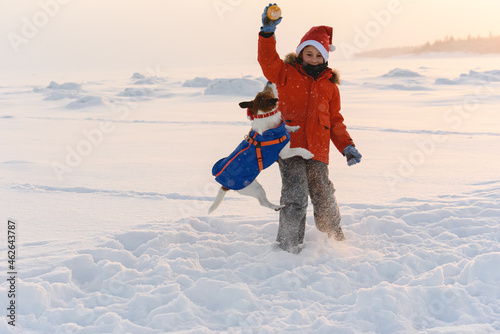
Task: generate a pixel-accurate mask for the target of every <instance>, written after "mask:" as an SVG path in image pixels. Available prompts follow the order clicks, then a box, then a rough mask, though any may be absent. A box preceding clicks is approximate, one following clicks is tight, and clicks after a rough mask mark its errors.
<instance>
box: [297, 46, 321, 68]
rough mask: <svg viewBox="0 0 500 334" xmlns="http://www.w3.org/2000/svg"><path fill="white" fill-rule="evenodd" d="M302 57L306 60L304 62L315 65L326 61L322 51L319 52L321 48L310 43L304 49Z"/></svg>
mask: <svg viewBox="0 0 500 334" xmlns="http://www.w3.org/2000/svg"><path fill="white" fill-rule="evenodd" d="M302 59H303V60H304V63H306V64H309V65H313V66H315V65H320V64H323V63H324V62H325V60H324V59H323V56H322V55H321V52H319V50H318V49H316V48H315V47H314V46H312V45H308V46H306V47H305V48H304V49H303V50H302Z"/></svg>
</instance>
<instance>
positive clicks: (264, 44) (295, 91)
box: [258, 35, 354, 164]
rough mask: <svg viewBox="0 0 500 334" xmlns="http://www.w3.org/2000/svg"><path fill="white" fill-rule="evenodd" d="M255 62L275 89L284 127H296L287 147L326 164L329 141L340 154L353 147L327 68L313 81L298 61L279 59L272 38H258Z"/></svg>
mask: <svg viewBox="0 0 500 334" xmlns="http://www.w3.org/2000/svg"><path fill="white" fill-rule="evenodd" d="M258 60H259V64H260V66H261V68H262V72H263V73H264V76H265V77H266V78H267V80H269V81H271V82H272V83H274V84H275V85H276V87H277V89H278V99H279V102H278V109H279V110H280V111H281V114H282V115H283V117H284V118H285V121H286V124H287V125H290V126H295V125H300V129H299V130H298V131H297V132H294V133H291V134H290V135H291V139H290V143H291V147H303V148H306V149H308V150H309V151H311V153H313V154H314V158H313V159H315V160H319V161H322V162H324V163H326V164H328V161H329V152H330V139H331V140H332V142H333V144H334V145H335V147H336V148H337V149H338V150H339V151H340V152H341V153H342V152H343V150H344V148H346V147H347V146H348V145H354V143H353V140H352V139H351V136H350V135H349V133H348V132H347V129H346V126H345V125H344V118H343V117H342V115H341V114H340V93H339V89H338V87H337V85H336V83H337V82H338V77H337V74H336V73H335V72H334V71H333V70H331V69H330V68H327V69H326V70H324V71H323V72H322V73H321V74H320V75H319V76H318V78H317V79H316V80H314V79H313V77H311V76H310V75H308V74H306V73H305V72H304V70H303V69H302V65H300V64H298V62H294V63H293V62H292V63H285V62H284V61H283V60H281V58H280V57H279V55H278V53H277V52H276V40H275V38H274V36H271V37H269V38H266V37H263V36H261V35H259V50H258ZM334 82H335V83H334Z"/></svg>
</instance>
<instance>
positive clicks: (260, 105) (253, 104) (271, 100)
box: [240, 82, 278, 115]
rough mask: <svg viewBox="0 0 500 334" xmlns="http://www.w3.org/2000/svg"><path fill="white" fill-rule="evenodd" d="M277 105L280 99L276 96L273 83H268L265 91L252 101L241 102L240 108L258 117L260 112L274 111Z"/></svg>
mask: <svg viewBox="0 0 500 334" xmlns="http://www.w3.org/2000/svg"><path fill="white" fill-rule="evenodd" d="M277 103H278V99H277V98H276V96H275V95H274V90H273V88H272V83H270V82H268V83H267V85H266V87H265V88H264V90H263V91H262V92H260V93H258V94H257V96H255V99H253V100H252V101H245V102H240V107H241V108H247V109H249V110H250V111H252V113H253V114H254V115H257V113H258V111H259V110H260V111H262V112H264V113H266V112H269V111H271V110H273V109H274V108H276V104H277Z"/></svg>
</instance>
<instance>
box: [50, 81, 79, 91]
mask: <svg viewBox="0 0 500 334" xmlns="http://www.w3.org/2000/svg"><path fill="white" fill-rule="evenodd" d="M47 88H48V89H64V90H81V89H82V85H81V84H78V83H76V82H65V83H63V84H58V83H57V82H55V81H51V82H50V84H49V85H48V86H47Z"/></svg>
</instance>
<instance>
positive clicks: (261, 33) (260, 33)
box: [259, 31, 274, 38]
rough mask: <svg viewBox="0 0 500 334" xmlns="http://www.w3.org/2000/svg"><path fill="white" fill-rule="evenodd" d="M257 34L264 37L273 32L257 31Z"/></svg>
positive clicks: (269, 35)
mask: <svg viewBox="0 0 500 334" xmlns="http://www.w3.org/2000/svg"><path fill="white" fill-rule="evenodd" d="M259 35H261V36H262V37H264V38H269V37H271V36H272V35H274V32H264V31H261V32H259Z"/></svg>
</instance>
